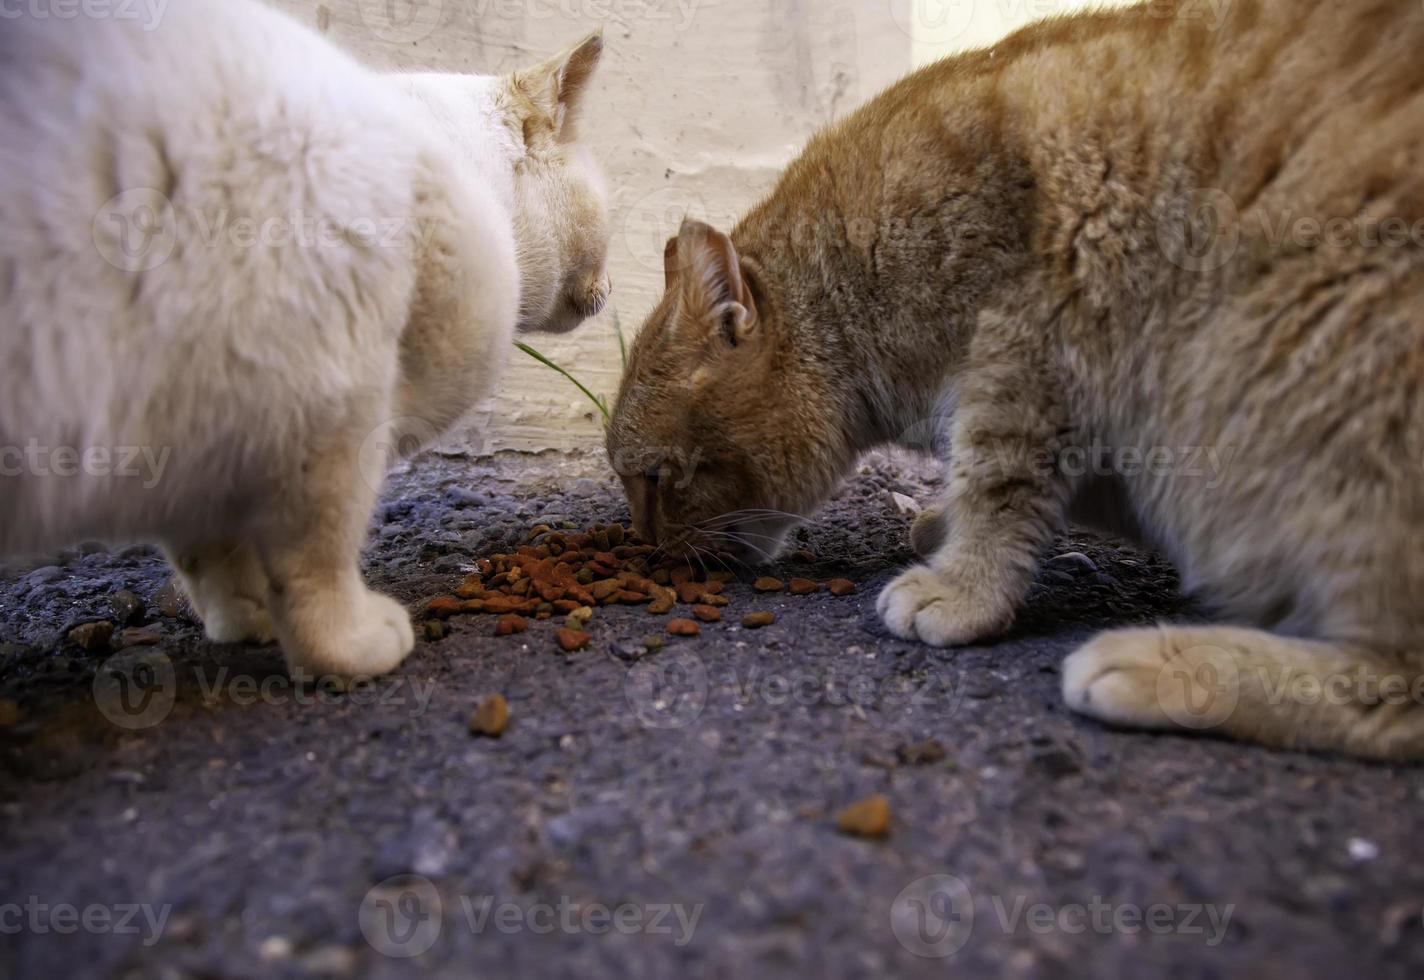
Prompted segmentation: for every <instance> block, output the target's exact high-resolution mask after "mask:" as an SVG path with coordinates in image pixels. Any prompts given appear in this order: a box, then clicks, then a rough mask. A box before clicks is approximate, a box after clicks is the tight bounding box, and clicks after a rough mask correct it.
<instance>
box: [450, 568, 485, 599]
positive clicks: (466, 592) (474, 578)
mask: <svg viewBox="0 0 1424 980" xmlns="http://www.w3.org/2000/svg"><path fill="white" fill-rule="evenodd" d="M455 594H456V595H457V596H459V597H460V598H461V599H483V598H484V597H485V583H484V579H483V578H482V577H481V576H480V574H479V573H478V572H476V573H475V574H474V575H471V576H469V577H468V578H466V579H465V581H464V582H463V583H462V584H461V585H460V587H459V588H458V589H456V590H455Z"/></svg>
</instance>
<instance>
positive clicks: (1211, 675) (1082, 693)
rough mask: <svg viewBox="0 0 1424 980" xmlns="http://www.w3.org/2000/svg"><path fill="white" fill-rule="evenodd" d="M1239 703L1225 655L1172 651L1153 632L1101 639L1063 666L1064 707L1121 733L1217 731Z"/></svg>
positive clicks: (1213, 649)
mask: <svg viewBox="0 0 1424 980" xmlns="http://www.w3.org/2000/svg"><path fill="white" fill-rule="evenodd" d="M1239 697H1240V687H1239V668H1238V666H1237V663H1236V659H1235V658H1234V657H1233V656H1232V654H1231V653H1230V652H1229V651H1228V650H1226V649H1224V648H1222V647H1218V646H1210V645H1203V646H1193V647H1190V648H1187V649H1174V648H1173V647H1172V646H1171V644H1169V643H1168V642H1166V637H1165V636H1164V634H1163V631H1162V630H1157V629H1129V630H1116V631H1114V632H1111V633H1104V634H1102V635H1101V636H1097V637H1095V638H1094V639H1092V640H1091V641H1089V642H1088V643H1087V644H1086V645H1084V646H1082V647H1080V648H1079V649H1078V650H1076V651H1074V652H1073V653H1072V654H1071V655H1070V656H1069V657H1068V659H1067V660H1065V661H1064V662H1063V699H1064V700H1065V701H1066V702H1067V703H1068V706H1069V707H1070V708H1072V709H1073V710H1074V711H1077V712H1078V713H1079V714H1084V715H1087V716H1088V717H1090V718H1096V719H1097V720H1098V721H1102V722H1106V723H1107V724H1109V725H1116V726H1119V727H1122V728H1142V729H1153V730H1159V731H1160V730H1180V729H1184V728H1185V729H1193V730H1198V731H1200V730H1203V729H1209V728H1215V727H1218V726H1220V725H1221V724H1222V723H1224V722H1225V721H1226V720H1227V719H1228V718H1229V717H1230V716H1231V713H1232V712H1233V711H1234V710H1235V708H1236V705H1237V701H1238V699H1239Z"/></svg>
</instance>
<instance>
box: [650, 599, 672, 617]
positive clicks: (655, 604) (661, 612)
mask: <svg viewBox="0 0 1424 980" xmlns="http://www.w3.org/2000/svg"><path fill="white" fill-rule="evenodd" d="M674 605H676V603H675V602H674V601H673V600H672V599H668V598H659V599H654V600H653V601H652V604H651V605H649V606H648V612H650V613H652V614H653V615H654V616H666V615H667V614H668V613H670V612H672V607H673V606H674Z"/></svg>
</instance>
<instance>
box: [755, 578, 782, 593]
mask: <svg viewBox="0 0 1424 980" xmlns="http://www.w3.org/2000/svg"><path fill="white" fill-rule="evenodd" d="M752 588H754V589H756V590H757V591H758V592H780V591H781V590H782V589H784V588H786V586H785V585H783V584H782V581H781V579H779V578H772V577H771V576H770V575H763V576H762V577H761V578H759V579H757V580H756V581H755V582H753V583H752Z"/></svg>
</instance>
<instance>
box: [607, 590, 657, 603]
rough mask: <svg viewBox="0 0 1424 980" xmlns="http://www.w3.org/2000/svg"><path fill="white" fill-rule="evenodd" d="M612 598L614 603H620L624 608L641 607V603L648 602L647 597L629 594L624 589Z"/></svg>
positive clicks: (638, 593)
mask: <svg viewBox="0 0 1424 980" xmlns="http://www.w3.org/2000/svg"><path fill="white" fill-rule="evenodd" d="M613 598H614V601H615V602H619V603H622V604H623V605H625V606H641V605H642V604H643V603H645V602H647V601H649V600H648V596H645V595H643V593H641V592H629V591H627V590H626V589H625V590H624V591H622V592H619V593H618V594H617V595H615V596H614V597H613Z"/></svg>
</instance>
